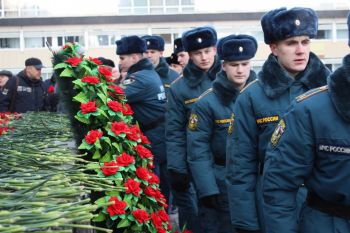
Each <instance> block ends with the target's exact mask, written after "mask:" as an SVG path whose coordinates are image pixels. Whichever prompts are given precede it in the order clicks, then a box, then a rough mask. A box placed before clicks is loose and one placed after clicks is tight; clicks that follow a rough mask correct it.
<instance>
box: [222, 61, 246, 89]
mask: <svg viewBox="0 0 350 233" xmlns="http://www.w3.org/2000/svg"><path fill="white" fill-rule="evenodd" d="M222 69H223V70H224V71H225V72H226V74H227V78H228V80H230V81H231V82H232V83H233V85H234V86H235V87H237V88H238V89H240V90H241V89H242V88H243V87H244V85H245V83H246V82H247V79H248V77H249V74H250V60H244V61H224V62H223V64H222Z"/></svg>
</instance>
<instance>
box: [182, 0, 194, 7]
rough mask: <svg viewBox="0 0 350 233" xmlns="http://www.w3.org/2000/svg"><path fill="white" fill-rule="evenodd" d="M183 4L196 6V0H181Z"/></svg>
mask: <svg viewBox="0 0 350 233" xmlns="http://www.w3.org/2000/svg"><path fill="white" fill-rule="evenodd" d="M181 5H191V6H194V0H181Z"/></svg>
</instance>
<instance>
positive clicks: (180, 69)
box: [169, 63, 183, 74]
mask: <svg viewBox="0 0 350 233" xmlns="http://www.w3.org/2000/svg"><path fill="white" fill-rule="evenodd" d="M169 66H170V68H171V69H173V70H175V71H176V72H177V73H179V74H181V73H182V69H183V68H182V66H181V65H178V64H174V63H172V64H170V65H169Z"/></svg>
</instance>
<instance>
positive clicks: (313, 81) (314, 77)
mask: <svg viewBox="0 0 350 233" xmlns="http://www.w3.org/2000/svg"><path fill="white" fill-rule="evenodd" d="M329 74H330V71H329V70H328V68H327V67H326V66H324V65H323V63H322V62H321V60H320V59H319V58H318V57H317V56H316V55H315V54H314V53H312V52H310V58H309V62H308V64H307V66H306V68H305V70H304V71H303V72H300V73H299V74H298V75H297V76H296V77H294V78H292V77H291V76H290V75H289V74H288V72H287V71H286V70H285V69H284V68H282V67H281V65H280V64H279V63H278V61H277V58H276V57H275V56H274V55H273V54H270V55H269V57H268V59H267V61H266V62H265V63H264V65H263V67H262V70H261V71H260V73H259V83H260V84H261V86H262V87H263V89H264V92H265V94H266V95H267V96H268V97H270V98H276V97H278V96H280V95H282V94H283V93H284V92H285V91H286V90H287V89H288V88H289V87H290V86H291V85H292V84H293V82H294V81H295V80H298V81H299V82H301V83H302V84H303V85H304V86H306V87H307V88H308V89H312V88H315V87H320V86H324V85H326V84H327V77H328V76H329Z"/></svg>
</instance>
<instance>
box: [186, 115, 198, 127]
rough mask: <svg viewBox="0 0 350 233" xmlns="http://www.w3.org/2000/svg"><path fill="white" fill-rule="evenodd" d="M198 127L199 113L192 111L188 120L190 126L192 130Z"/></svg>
mask: <svg viewBox="0 0 350 233" xmlns="http://www.w3.org/2000/svg"><path fill="white" fill-rule="evenodd" d="M197 127H198V115H197V114H195V113H191V116H190V119H189V121H188V128H189V129H190V130H193V131H194V130H197Z"/></svg>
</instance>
